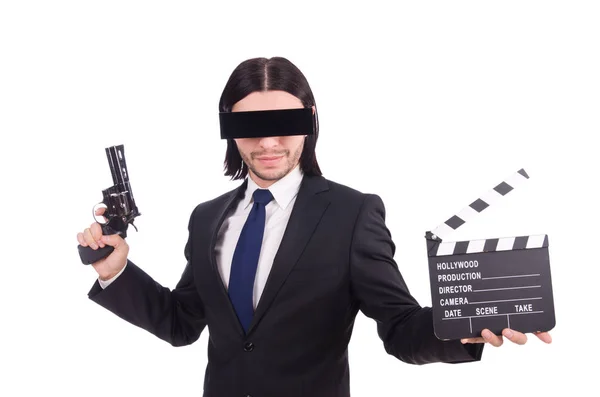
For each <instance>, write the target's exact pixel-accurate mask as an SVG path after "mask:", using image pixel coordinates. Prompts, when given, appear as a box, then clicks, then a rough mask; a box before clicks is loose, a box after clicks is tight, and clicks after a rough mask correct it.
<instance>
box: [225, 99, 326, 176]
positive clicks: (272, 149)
mask: <svg viewBox="0 0 600 397" xmlns="http://www.w3.org/2000/svg"><path fill="white" fill-rule="evenodd" d="M303 107H304V106H303V105H302V102H301V101H300V99H298V98H296V97H295V96H293V95H292V94H289V93H287V92H285V91H266V92H253V93H251V94H249V95H247V96H246V97H245V98H243V99H241V100H240V101H238V102H236V103H235V105H233V107H232V109H231V111H232V112H247V111H256V110H279V109H298V108H303ZM313 112H314V106H313ZM305 137H306V135H295V136H281V137H264V138H241V139H235V143H236V144H237V147H238V150H239V152H240V155H241V156H242V159H243V160H244V162H245V163H246V165H247V166H248V170H249V173H250V177H251V178H252V180H254V182H256V184H257V185H258V186H260V187H262V188H267V187H269V186H270V185H272V184H273V183H275V182H276V181H278V180H279V179H281V178H283V177H284V176H286V175H287V174H288V173H289V172H290V171H291V170H292V169H294V167H296V165H298V162H299V160H300V154H301V153H302V149H303V148H304V138H305Z"/></svg>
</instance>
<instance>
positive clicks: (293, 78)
mask: <svg viewBox="0 0 600 397" xmlns="http://www.w3.org/2000/svg"><path fill="white" fill-rule="evenodd" d="M270 90H281V91H286V92H288V93H289V94H292V95H293V96H295V97H296V98H298V99H300V101H302V104H303V105H304V107H305V108H310V107H312V106H313V105H314V106H315V121H316V126H315V133H314V135H308V136H307V137H306V138H305V140H304V148H303V149H302V154H301V155H300V168H301V169H302V171H303V172H304V173H305V174H306V175H318V176H320V175H321V169H320V168H319V164H318V162H317V156H316V153H315V147H316V145H317V139H318V137H319V118H318V112H317V110H316V105H315V98H314V97H313V94H312V91H311V89H310V86H309V85H308V81H307V80H306V78H305V77H304V75H303V74H302V72H301V71H300V69H298V68H297V67H296V66H295V65H294V64H293V63H291V62H290V61H289V60H287V59H286V58H282V57H272V58H252V59H248V60H245V61H243V62H242V63H240V64H239V65H238V66H237V67H236V68H235V70H234V71H233V72H232V73H231V76H229V80H228V81H227V84H226V85H225V88H224V89H223V93H222V94H221V99H220V100H219V112H231V108H232V107H233V105H234V104H235V103H236V102H238V101H239V100H241V99H243V98H245V97H246V96H247V95H249V94H251V93H253V92H256V91H270ZM224 169H225V176H231V180H236V179H244V178H245V177H246V175H248V166H247V165H246V163H244V161H243V160H242V157H241V156H240V152H239V150H238V148H237V145H236V143H235V141H234V140H233V139H228V140H227V152H226V154H225V162H224Z"/></svg>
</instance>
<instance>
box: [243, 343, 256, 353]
mask: <svg viewBox="0 0 600 397" xmlns="http://www.w3.org/2000/svg"><path fill="white" fill-rule="evenodd" d="M252 350H254V343H252V342H247V343H246V344H245V345H244V351H245V352H251V351H252Z"/></svg>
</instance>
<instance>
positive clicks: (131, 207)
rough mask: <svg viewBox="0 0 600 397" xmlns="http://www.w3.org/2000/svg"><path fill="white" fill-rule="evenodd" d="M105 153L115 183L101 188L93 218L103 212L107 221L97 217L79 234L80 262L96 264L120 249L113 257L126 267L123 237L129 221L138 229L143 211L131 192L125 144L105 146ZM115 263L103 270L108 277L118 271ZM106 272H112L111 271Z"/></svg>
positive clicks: (125, 235)
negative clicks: (138, 221)
mask: <svg viewBox="0 0 600 397" xmlns="http://www.w3.org/2000/svg"><path fill="white" fill-rule="evenodd" d="M106 156H107V158H108V164H109V166H110V171H111V174H112V178H113V183H114V185H113V186H111V187H109V188H108V189H105V190H103V191H102V197H103V200H102V202H101V203H98V204H96V205H95V206H94V210H93V211H94V219H96V215H103V216H104V217H105V218H106V219H107V222H106V223H100V222H98V221H97V220H96V222H95V223H93V224H92V225H91V226H90V228H88V229H86V230H85V231H84V232H83V233H78V235H77V240H78V241H79V246H78V247H77V248H78V250H79V256H80V258H81V261H82V263H83V264H85V265H89V264H92V265H96V264H97V263H98V262H99V261H101V260H102V259H104V258H107V257H109V255H110V254H111V253H112V252H113V251H115V250H116V251H120V252H119V255H116V256H118V257H119V258H114V259H115V260H116V261H117V262H119V263H121V262H123V263H122V266H124V265H125V262H126V259H127V251H128V249H127V248H128V247H127V244H126V243H125V241H124V240H122V239H125V238H126V237H127V228H128V227H129V224H131V225H132V226H133V227H134V228H135V230H136V231H137V227H136V226H135V225H134V224H133V221H134V219H135V218H136V217H137V216H140V215H141V214H140V213H139V211H138V208H137V206H136V204H135V200H134V199H133V194H132V192H131V185H130V183H129V174H128V172H127V165H126V163H125V152H124V146H123V145H118V146H112V147H108V148H106ZM100 205H104V206H105V207H106V208H98V206H100ZM103 236H108V237H103ZM104 240H107V242H108V244H105V243H104ZM119 244H122V245H123V246H124V248H125V249H119ZM122 256H124V258H122ZM113 257H114V255H113ZM115 260H113V261H111V262H114V261H115ZM103 262H106V261H103ZM115 265H117V264H116V263H115V264H112V265H109V266H106V267H107V269H102V270H103V271H104V273H105V274H106V276H105V277H108V274H111V273H116V272H115V271H114V270H115V269H111V268H118V266H115ZM122 266H121V267H122ZM94 267H95V268H96V270H97V271H98V273H99V274H100V275H101V276H102V272H101V269H99V268H98V267H96V266H94ZM110 270H112V271H110ZM107 271H110V273H109V272H107ZM117 272H118V270H117Z"/></svg>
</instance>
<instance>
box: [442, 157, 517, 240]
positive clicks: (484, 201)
mask: <svg viewBox="0 0 600 397" xmlns="http://www.w3.org/2000/svg"><path fill="white" fill-rule="evenodd" d="M527 179H529V175H527V173H526V172H525V170H524V169H522V168H521V169H520V170H519V171H517V172H515V173H514V174H513V175H511V176H510V177H509V178H507V179H505V180H504V181H503V182H501V183H499V184H498V185H496V186H495V187H494V188H493V189H491V190H489V191H488V192H486V193H485V194H484V195H483V196H481V197H480V198H478V199H477V200H475V201H473V202H472V203H471V204H469V205H468V206H467V207H465V208H464V209H463V210H462V211H460V212H459V213H458V214H456V215H454V216H453V217H451V218H449V219H448V220H447V221H445V222H444V223H442V224H441V225H439V226H438V227H436V228H435V229H433V230H432V231H431V233H432V234H433V238H439V239H442V240H443V239H444V238H446V237H447V236H448V235H449V234H451V233H452V232H453V231H455V230H456V229H458V228H459V227H460V226H462V225H463V224H465V222H467V221H469V220H470V219H471V218H473V217H475V216H476V215H477V214H479V213H480V212H481V211H483V210H484V209H486V208H488V207H489V206H490V205H492V204H494V203H495V202H496V201H498V200H499V199H500V198H501V197H503V196H506V195H507V194H508V193H509V192H511V191H512V190H513V189H515V188H516V187H517V186H519V185H520V184H521V183H523V182H524V181H526V180H527Z"/></svg>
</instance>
